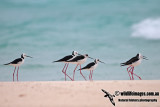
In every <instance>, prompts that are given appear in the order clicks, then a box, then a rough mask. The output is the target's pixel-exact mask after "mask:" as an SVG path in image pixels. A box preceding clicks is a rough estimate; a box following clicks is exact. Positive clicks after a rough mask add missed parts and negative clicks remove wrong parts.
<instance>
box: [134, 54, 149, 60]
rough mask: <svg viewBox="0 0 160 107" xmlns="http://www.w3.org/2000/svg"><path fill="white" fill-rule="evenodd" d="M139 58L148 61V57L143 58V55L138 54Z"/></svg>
mask: <svg viewBox="0 0 160 107" xmlns="http://www.w3.org/2000/svg"><path fill="white" fill-rule="evenodd" d="M137 57H138V58H139V59H145V60H148V59H147V57H146V56H143V55H142V54H141V53H138V54H137Z"/></svg>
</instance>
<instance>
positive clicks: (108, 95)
mask: <svg viewBox="0 0 160 107" xmlns="http://www.w3.org/2000/svg"><path fill="white" fill-rule="evenodd" d="M101 90H102V91H103V92H104V93H105V94H106V95H104V97H108V98H109V100H110V101H111V103H112V104H113V105H114V106H115V102H114V100H113V97H115V95H111V94H110V93H109V92H107V91H105V90H103V89H101Z"/></svg>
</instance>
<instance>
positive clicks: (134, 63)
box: [121, 53, 148, 80]
mask: <svg viewBox="0 0 160 107" xmlns="http://www.w3.org/2000/svg"><path fill="white" fill-rule="evenodd" d="M142 59H145V60H148V59H147V57H145V56H142V55H141V54H140V53H138V54H137V55H136V56H135V57H133V58H131V59H130V60H128V61H126V62H124V63H121V66H129V67H128V68H127V72H128V75H129V77H130V80H134V77H133V75H135V76H137V77H138V78H139V79H140V80H141V77H140V76H138V75H136V74H135V73H133V70H134V67H135V66H138V65H139V64H141V61H142ZM129 68H130V70H129ZM130 73H131V75H132V77H131V76H130Z"/></svg>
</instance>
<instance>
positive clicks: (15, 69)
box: [13, 66, 16, 81]
mask: <svg viewBox="0 0 160 107" xmlns="http://www.w3.org/2000/svg"><path fill="white" fill-rule="evenodd" d="M15 71H16V66H15V69H14V72H13V81H14V73H15Z"/></svg>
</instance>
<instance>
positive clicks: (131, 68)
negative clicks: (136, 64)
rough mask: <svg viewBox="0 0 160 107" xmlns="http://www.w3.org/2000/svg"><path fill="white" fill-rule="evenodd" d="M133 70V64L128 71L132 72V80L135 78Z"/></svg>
mask: <svg viewBox="0 0 160 107" xmlns="http://www.w3.org/2000/svg"><path fill="white" fill-rule="evenodd" d="M132 70H133V66H130V69H129V71H128V73H130V74H131V80H134V77H133V72H132Z"/></svg>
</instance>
